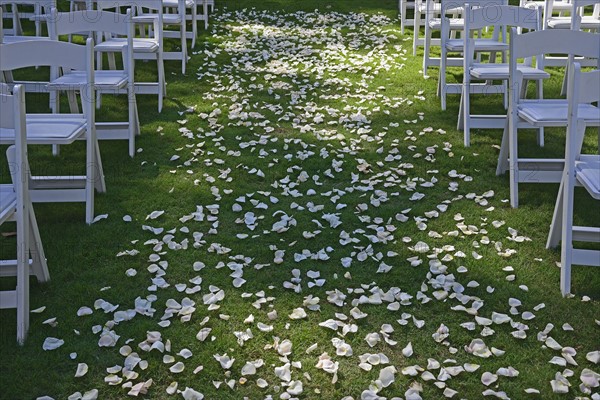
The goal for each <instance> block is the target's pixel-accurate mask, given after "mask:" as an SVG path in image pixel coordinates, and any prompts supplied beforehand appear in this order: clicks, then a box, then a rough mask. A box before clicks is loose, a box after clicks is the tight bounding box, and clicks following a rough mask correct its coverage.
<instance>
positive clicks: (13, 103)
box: [0, 85, 50, 344]
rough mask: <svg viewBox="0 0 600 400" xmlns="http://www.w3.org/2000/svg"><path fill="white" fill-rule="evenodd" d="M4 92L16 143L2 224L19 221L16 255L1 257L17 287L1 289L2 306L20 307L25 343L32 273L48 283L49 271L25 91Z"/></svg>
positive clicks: (20, 336)
mask: <svg viewBox="0 0 600 400" xmlns="http://www.w3.org/2000/svg"><path fill="white" fill-rule="evenodd" d="M3 92H5V93H1V94H0V104H1V105H2V106H1V107H0V129H1V130H2V132H5V131H6V132H8V131H11V132H12V137H13V142H12V143H11V146H10V147H9V148H8V150H7V159H8V163H9V170H10V174H11V179H12V184H2V185H0V225H2V224H3V223H5V222H7V221H16V225H17V232H16V234H17V235H16V241H17V243H16V245H17V257H16V259H14V260H0V276H16V277H17V286H16V289H15V290H4V291H1V292H0V308H2V309H6V308H16V309H17V341H18V342H19V343H20V344H23V342H24V341H25V338H26V337H27V331H28V329H29V275H30V274H32V275H35V276H36V278H37V279H38V281H39V282H46V281H48V280H49V279H50V274H49V272H48V265H47V264H46V256H45V254H44V247H43V245H42V239H41V237H40V233H39V231H38V226H37V220H36V218H35V213H34V211H33V206H32V205H31V200H30V198H29V163H28V162H27V132H26V131H27V123H26V121H25V119H26V117H25V94H24V91H23V88H22V87H21V86H20V85H17V86H15V87H14V88H13V94H12V95H10V94H8V93H6V92H8V90H7V89H6V86H5V90H3ZM3 240H6V241H8V240H12V239H3Z"/></svg>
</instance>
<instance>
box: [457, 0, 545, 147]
mask: <svg viewBox="0 0 600 400" xmlns="http://www.w3.org/2000/svg"><path fill="white" fill-rule="evenodd" d="M490 7H498V9H499V11H498V12H497V13H496V14H497V15H499V17H498V18H495V19H494V20H493V23H492V22H486V21H485V19H484V18H485V15H483V14H484V11H483V9H481V8H480V9H474V8H472V7H467V8H466V13H465V14H466V15H467V18H466V19H465V30H464V32H463V35H462V36H463V40H464V48H465V51H464V59H463V60H464V65H463V69H464V71H465V72H464V74H463V84H462V93H461V101H460V109H459V115H458V123H457V129H459V130H463V134H464V145H465V147H468V146H470V142H471V129H503V128H504V126H505V124H506V114H501V115H478V114H471V101H470V95H471V94H477V93H478V94H486V95H489V94H503V95H504V106H505V108H507V107H508V97H507V89H506V86H507V85H506V82H507V81H508V80H509V75H510V73H509V65H508V64H504V63H503V64H493V65H492V64H482V63H477V62H476V60H475V53H476V47H475V42H474V39H472V38H470V36H469V32H470V31H472V30H481V29H484V28H487V27H493V28H494V30H496V29H499V28H502V29H503V31H504V30H505V29H506V27H507V26H514V27H517V28H518V29H519V30H521V29H527V30H529V31H536V30H541V27H542V21H541V17H542V14H541V9H539V8H526V7H516V6H508V5H505V6H490ZM486 67H493V72H491V71H492V70H491V69H490V70H489V71H490V72H487V73H486V69H487V68H486ZM517 68H522V69H524V70H525V71H526V74H527V76H526V78H527V80H535V81H536V84H537V97H538V99H541V98H543V86H542V84H541V80H542V79H546V78H549V77H550V74H548V73H547V72H544V70H543V60H536V65H535V67H534V66H533V57H527V58H526V59H525V60H524V62H523V63H522V64H517ZM475 71H477V75H476V76H473V73H474V72H475ZM473 79H477V80H489V81H492V80H501V81H503V84H501V85H490V84H488V83H487V82H486V83H478V84H473V83H472V80H473ZM523 89H526V85H523ZM524 96H525V90H523V91H522V92H521V97H524ZM540 136H541V138H540V139H539V140H540V144H541V143H543V130H542V128H540Z"/></svg>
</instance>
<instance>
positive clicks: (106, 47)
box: [94, 38, 159, 53]
mask: <svg viewBox="0 0 600 400" xmlns="http://www.w3.org/2000/svg"><path fill="white" fill-rule="evenodd" d="M126 45H127V38H112V39H108V40H105V41H104V42H101V43H98V44H97V45H96V46H95V47H94V49H95V50H96V51H102V52H120V51H121V50H122V49H123V47H125V46H126ZM158 49H159V47H158V43H156V41H155V40H154V39H150V38H135V39H133V51H134V52H136V53H157V52H158Z"/></svg>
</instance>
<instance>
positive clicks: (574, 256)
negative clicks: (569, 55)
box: [546, 63, 600, 296]
mask: <svg viewBox="0 0 600 400" xmlns="http://www.w3.org/2000/svg"><path fill="white" fill-rule="evenodd" d="M568 88H569V89H568V95H567V97H568V100H569V101H568V103H569V104H568V123H567V141H566V142H567V143H566V149H565V167H564V170H563V173H562V179H561V181H560V189H559V191H558V197H557V198H556V206H555V207H554V215H553V217H552V224H551V226H550V233H549V234H548V241H547V243H546V247H547V248H552V247H556V246H557V245H558V242H559V240H560V241H561V257H560V264H561V271H560V291H561V293H562V295H563V296H565V295H567V294H569V293H570V292H571V265H573V264H575V265H589V266H596V267H600V250H591V249H582V248H576V247H574V245H573V242H574V241H577V242H595V243H600V228H599V227H588V226H574V225H573V212H574V210H575V205H574V197H575V193H574V192H575V186H583V187H584V188H585V190H586V191H587V192H588V193H589V195H590V196H592V197H593V198H594V199H596V200H600V155H598V154H594V155H587V154H581V148H582V144H583V138H584V135H585V131H586V128H587V127H588V126H589V125H590V124H591V125H593V126H600V109H599V108H597V107H596V108H595V115H593V114H590V113H589V104H590V103H594V102H596V103H597V102H598V101H599V100H600V90H599V88H600V70H598V69H596V70H594V71H591V72H581V66H580V65H579V63H574V64H573V65H572V66H571V68H570V70H569V80H568ZM584 113H585V114H586V115H585V116H584V115H583V114H584ZM592 118H594V119H592Z"/></svg>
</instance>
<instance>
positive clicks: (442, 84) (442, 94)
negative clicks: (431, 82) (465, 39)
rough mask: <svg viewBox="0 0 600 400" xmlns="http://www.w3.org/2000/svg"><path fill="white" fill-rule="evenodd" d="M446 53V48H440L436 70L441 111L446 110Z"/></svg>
mask: <svg viewBox="0 0 600 400" xmlns="http://www.w3.org/2000/svg"><path fill="white" fill-rule="evenodd" d="M447 57H448V54H447V52H446V49H444V48H442V52H441V55H440V68H439V71H438V76H439V79H438V89H437V92H438V93H437V94H438V96H439V98H440V104H441V107H442V111H445V110H446V90H447V89H446V63H447Z"/></svg>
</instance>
